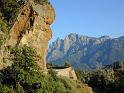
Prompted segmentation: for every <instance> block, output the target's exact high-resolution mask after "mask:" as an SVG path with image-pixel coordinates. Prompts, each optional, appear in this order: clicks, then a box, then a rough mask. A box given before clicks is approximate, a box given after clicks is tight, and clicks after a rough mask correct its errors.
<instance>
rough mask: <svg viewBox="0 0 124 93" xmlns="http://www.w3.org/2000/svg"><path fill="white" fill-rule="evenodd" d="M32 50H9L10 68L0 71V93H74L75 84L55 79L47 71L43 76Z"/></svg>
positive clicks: (52, 72)
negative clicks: (11, 62)
mask: <svg viewBox="0 0 124 93" xmlns="http://www.w3.org/2000/svg"><path fill="white" fill-rule="evenodd" d="M37 57H38V56H37V54H36V52H35V50H34V49H32V48H30V47H28V46H26V45H25V46H24V47H22V48H13V49H12V50H11V57H10V59H11V61H13V64H12V66H10V67H7V68H5V69H3V70H2V71H0V88H1V89H0V93H76V90H77V84H76V82H74V81H72V80H70V79H66V78H62V77H57V76H56V72H54V71H53V70H49V74H48V75H46V74H43V73H41V71H40V70H39V67H38V66H37V64H36V60H37Z"/></svg>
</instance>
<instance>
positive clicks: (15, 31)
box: [4, 0, 55, 70]
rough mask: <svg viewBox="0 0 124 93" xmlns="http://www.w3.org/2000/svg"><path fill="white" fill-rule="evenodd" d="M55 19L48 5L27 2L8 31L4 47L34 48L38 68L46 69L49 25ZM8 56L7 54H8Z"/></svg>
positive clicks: (50, 33) (51, 8)
mask: <svg viewBox="0 0 124 93" xmlns="http://www.w3.org/2000/svg"><path fill="white" fill-rule="evenodd" d="M54 19H55V12H54V9H53V7H52V6H51V5H50V4H49V3H43V4H39V3H35V2H34V1H33V0H27V1H26V2H25V5H24V7H23V8H22V9H21V10H20V13H19V15H18V17H17V19H16V21H15V23H14V25H13V27H12V28H11V30H10V35H9V39H8V40H7V41H6V43H5V44H4V46H5V47H8V46H9V47H14V46H17V47H22V46H23V45H24V44H26V45H28V46H30V47H32V48H34V49H35V50H36V52H37V53H38V55H39V56H40V58H41V60H39V61H38V62H37V63H38V66H40V68H41V69H43V70H45V69H46V52H47V46H48V42H49V40H50V39H51V37H52V31H51V29H50V25H51V24H52V22H53V21H54ZM8 54H9V53H8Z"/></svg>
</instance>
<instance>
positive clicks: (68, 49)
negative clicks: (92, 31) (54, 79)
mask: <svg viewBox="0 0 124 93" xmlns="http://www.w3.org/2000/svg"><path fill="white" fill-rule="evenodd" d="M60 40H61V41H60ZM55 42H56V41H55ZM55 42H53V43H52V44H51V45H50V46H51V47H49V51H48V54H47V61H48V62H52V63H54V64H57V65H60V64H64V62H66V61H68V62H70V63H71V64H72V66H73V67H74V68H76V69H92V68H96V67H97V66H100V67H101V66H105V65H107V64H110V63H113V62H114V61H118V60H122V61H123V60H124V37H123V36H122V37H119V38H111V37H109V36H102V37H99V38H98V37H88V36H84V35H81V36H80V35H78V34H75V33H71V34H69V35H68V36H66V37H65V39H63V40H62V39H59V42H61V43H58V44H55ZM57 42H58V40H57ZM58 47H59V48H58Z"/></svg>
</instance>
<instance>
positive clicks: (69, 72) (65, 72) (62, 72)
mask: <svg viewBox="0 0 124 93" xmlns="http://www.w3.org/2000/svg"><path fill="white" fill-rule="evenodd" d="M54 70H55V71H56V72H57V75H58V76H63V77H67V78H70V79H72V80H77V76H76V74H75V71H74V69H73V68H72V67H69V68H65V69H54Z"/></svg>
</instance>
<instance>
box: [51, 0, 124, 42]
mask: <svg viewBox="0 0 124 93" xmlns="http://www.w3.org/2000/svg"><path fill="white" fill-rule="evenodd" d="M51 3H52V5H53V7H54V9H55V12H56V19H55V21H54V23H53V24H52V25H51V28H52V31H53V38H52V40H51V41H54V40H55V39H56V38H57V37H60V38H64V37H65V36H66V35H68V34H69V33H77V34H80V35H87V36H93V37H100V36H103V35H109V36H111V37H119V36H122V35H123V36H124V0H51Z"/></svg>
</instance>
